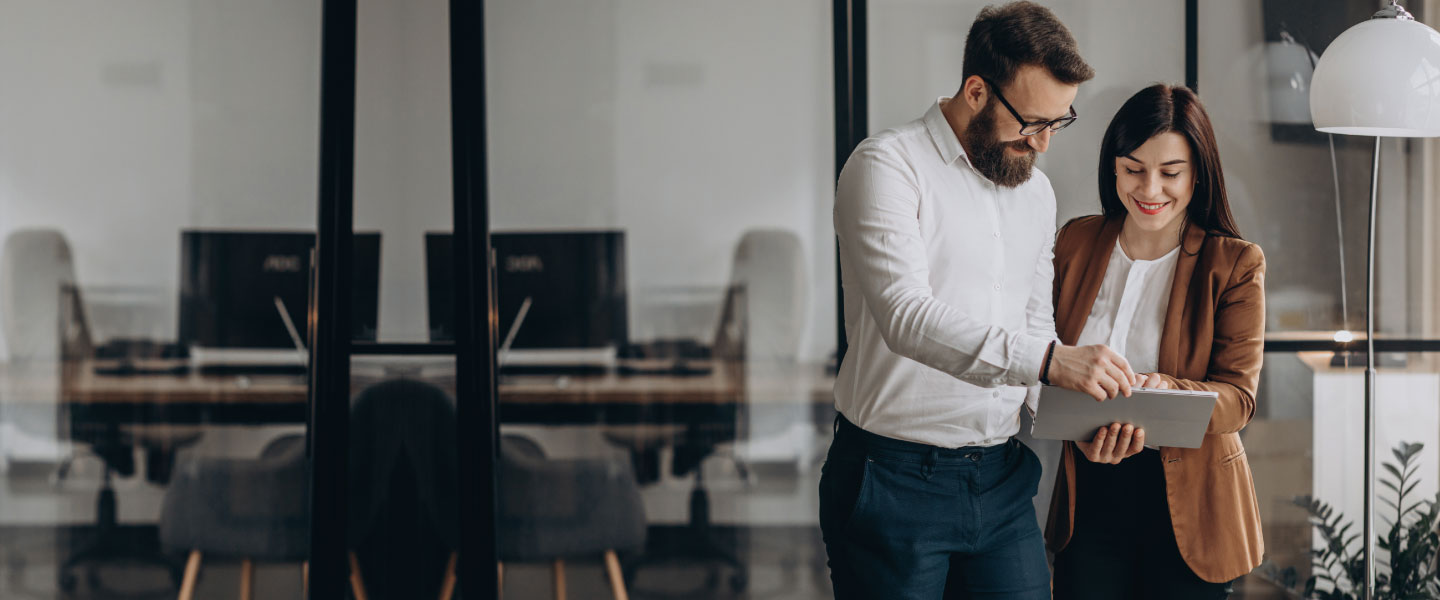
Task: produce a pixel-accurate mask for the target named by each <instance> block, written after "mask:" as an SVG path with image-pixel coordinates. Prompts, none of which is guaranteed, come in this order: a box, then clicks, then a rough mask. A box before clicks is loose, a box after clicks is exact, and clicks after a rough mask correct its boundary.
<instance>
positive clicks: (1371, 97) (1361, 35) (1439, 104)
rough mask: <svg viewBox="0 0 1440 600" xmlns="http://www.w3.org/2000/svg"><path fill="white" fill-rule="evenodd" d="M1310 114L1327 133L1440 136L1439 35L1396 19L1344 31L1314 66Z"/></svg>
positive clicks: (1370, 22) (1362, 24)
mask: <svg viewBox="0 0 1440 600" xmlns="http://www.w3.org/2000/svg"><path fill="white" fill-rule="evenodd" d="M1310 114H1311V115H1312V116H1313V117H1314V120H1315V128H1316V129H1319V130H1320V131H1324V132H1327V133H1339V134H1346V135H1367V136H1386V137H1440V33H1436V31H1435V30H1434V29H1431V28H1430V27H1429V26H1427V25H1425V24H1423V23H1420V22H1418V21H1414V20H1410V19H1395V18H1376V19H1371V20H1369V21H1366V22H1364V23H1360V24H1358V25H1355V26H1354V27H1351V28H1350V29H1347V30H1345V32H1344V33H1342V34H1340V37H1338V38H1335V41H1334V42H1331V43H1330V47H1328V48H1326V49H1325V54H1324V55H1322V56H1321V57H1320V62H1319V64H1317V65H1316V66H1315V75H1314V77H1313V78H1312V79H1311V83H1310Z"/></svg>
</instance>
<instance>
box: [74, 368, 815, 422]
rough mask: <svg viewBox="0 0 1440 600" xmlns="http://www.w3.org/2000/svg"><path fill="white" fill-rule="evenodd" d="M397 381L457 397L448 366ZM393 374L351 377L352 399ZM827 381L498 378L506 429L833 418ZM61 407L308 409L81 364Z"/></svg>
mask: <svg viewBox="0 0 1440 600" xmlns="http://www.w3.org/2000/svg"><path fill="white" fill-rule="evenodd" d="M415 371H418V372H410V373H403V372H402V374H401V375H398V376H405V377H410V378H413V379H419V380H422V381H427V382H430V383H433V384H435V385H437V386H439V387H441V388H442V389H445V390H446V391H448V392H451V393H452V394H453V393H454V390H455V374H454V368H453V365H451V366H450V367H449V369H448V371H447V370H446V369H444V368H443V367H442V368H439V369H435V370H433V371H431V372H426V371H420V370H418V369H416V370H415ZM395 376H397V375H386V374H385V373H383V372H380V371H378V370H374V369H356V370H355V374H354V375H353V376H352V382H353V383H352V388H351V389H352V390H353V391H354V392H359V391H361V390H363V389H365V388H366V387H368V386H370V385H372V384H374V383H379V382H380V381H384V380H385V379H388V378H392V377H395ZM831 385H833V378H831V377H830V376H826V375H825V374H824V373H823V371H822V370H821V368H820V367H819V366H809V365H806V366H803V367H802V366H797V367H796V368H795V369H793V370H787V371H785V372H778V373H771V374H767V375H765V376H763V377H750V378H748V379H747V378H745V377H743V376H741V375H739V374H738V373H735V372H733V371H731V370H729V369H725V368H717V369H715V371H714V372H713V373H711V374H708V375H700V376H677V375H663V374H662V375H613V374H610V375H577V376H528V375H527V376H513V377H512V376H506V377H503V378H502V379H501V383H500V386H499V392H500V406H499V411H500V419H501V422H504V423H540V424H565V423H574V424H587V423H588V424H594V423H616V424H625V423H694V422H733V421H734V420H735V419H736V418H737V416H738V415H739V414H741V412H743V411H747V410H751V409H754V408H758V407H766V406H780V405H787V404H792V405H793V404H795V403H805V404H810V405H811V406H812V407H813V409H814V410H815V411H816V412H817V414H819V413H821V412H823V411H825V410H829V407H830V404H831V401H830V394H829V390H830V387H831ZM61 398H62V402H63V403H64V404H65V408H67V409H68V410H69V411H70V412H71V419H70V420H71V422H72V425H82V426H83V425H84V424H87V423H94V424H97V425H101V424H104V425H113V424H115V423H124V424H130V423H136V424H142V423H153V424H195V423H204V424H236V425H258V424H276V423H303V422H305V420H306V414H307V409H308V402H307V389H306V385H305V380H304V378H303V377H295V376H277V375H270V376H235V375H225V376H218V375H198V374H187V375H139V376H136V375H127V376H115V375H96V374H95V372H94V369H92V368H90V367H89V365H87V364H85V363H80V364H78V365H76V366H75V368H74V369H73V370H70V372H69V375H67V376H66V377H65V378H64V384H63V385H62V392H61Z"/></svg>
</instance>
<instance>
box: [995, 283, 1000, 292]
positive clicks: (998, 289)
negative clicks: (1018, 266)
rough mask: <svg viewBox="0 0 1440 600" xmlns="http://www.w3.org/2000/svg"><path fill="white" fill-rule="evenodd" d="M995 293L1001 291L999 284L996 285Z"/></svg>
mask: <svg viewBox="0 0 1440 600" xmlns="http://www.w3.org/2000/svg"><path fill="white" fill-rule="evenodd" d="M995 291H997V292H998V291H1000V284H998V283H997V284H995Z"/></svg>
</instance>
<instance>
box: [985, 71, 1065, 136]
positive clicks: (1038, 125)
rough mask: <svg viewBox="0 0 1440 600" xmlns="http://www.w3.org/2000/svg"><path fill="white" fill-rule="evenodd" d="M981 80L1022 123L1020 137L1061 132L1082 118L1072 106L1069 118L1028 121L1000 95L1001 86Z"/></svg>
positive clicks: (987, 80)
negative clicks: (1043, 132)
mask: <svg viewBox="0 0 1440 600" xmlns="http://www.w3.org/2000/svg"><path fill="white" fill-rule="evenodd" d="M980 79H981V80H982V81H984V82H985V83H986V84H987V85H989V86H990V89H991V90H994V92H995V97H996V98H999V99H1000V103H1001V104H1004V105H1005V110H1008V111H1010V115H1011V116H1013V117H1015V120H1016V121H1018V122H1019V123H1020V135H1035V134H1037V133H1040V132H1042V131H1045V130H1046V129H1049V130H1050V131H1060V130H1061V129H1064V128H1066V127H1069V126H1070V124H1071V123H1074V122H1075V119H1078V118H1080V115H1078V114H1075V107H1074V106H1071V107H1070V114H1069V115H1068V116H1064V117H1060V118H1058V119H1055V120H1053V121H1026V120H1025V119H1024V118H1023V117H1021V116H1020V113H1019V112H1017V111H1016V110H1015V107H1013V106H1010V101H1009V100H1006V99H1005V95H1004V94H1001V93H1000V86H998V85H995V82H993V81H990V80H989V79H985V78H984V77H981V78H980Z"/></svg>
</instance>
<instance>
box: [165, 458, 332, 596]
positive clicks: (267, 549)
mask: <svg viewBox="0 0 1440 600" xmlns="http://www.w3.org/2000/svg"><path fill="white" fill-rule="evenodd" d="M309 472H310V463H309V460H308V459H307V457H306V456H305V436H304V435H285V436H281V437H279V438H276V439H275V440H272V441H271V442H270V443H269V444H267V445H266V446H265V449H264V450H263V451H262V452H261V453H260V457H259V458H256V459H233V458H211V457H202V458H194V459H191V460H187V461H184V462H183V463H182V464H181V465H179V467H178V468H177V469H176V473H175V477H174V480H173V481H172V482H171V484H170V487H169V488H167V489H166V490H165V500H164V503H163V504H162V507H161V513H160V544H161V548H162V549H163V550H164V551H165V552H167V553H169V554H172V555H173V554H180V555H188V559H187V560H186V565H185V571H184V575H183V579H182V580H181V583H180V595H179V598H180V600H192V599H193V598H194V597H195V586H196V583H197V581H198V580H199V577H200V569H201V565H202V562H203V561H204V560H207V559H210V560H213V559H214V558H217V557H219V558H229V559H235V558H238V559H241V560H242V562H241V567H240V594H239V596H240V599H241V600H251V598H252V589H253V579H254V563H255V562H257V561H264V562H302V561H308V559H309V556H310V521H309V518H308V512H309V506H310V493H309V492H310V476H309ZM307 564H308V563H307Z"/></svg>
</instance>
